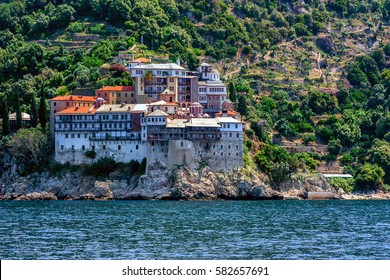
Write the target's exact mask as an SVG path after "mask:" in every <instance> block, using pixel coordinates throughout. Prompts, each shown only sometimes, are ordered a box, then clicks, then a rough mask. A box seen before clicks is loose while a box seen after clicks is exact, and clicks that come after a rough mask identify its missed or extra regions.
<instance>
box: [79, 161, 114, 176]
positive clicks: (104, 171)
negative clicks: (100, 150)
mask: <svg viewBox="0 0 390 280" xmlns="http://www.w3.org/2000/svg"><path fill="white" fill-rule="evenodd" d="M116 167H117V163H116V162H115V160H113V159H112V158H108V157H103V158H100V159H99V160H98V161H97V162H95V163H93V164H91V165H86V166H85V167H84V170H83V173H84V174H85V175H90V176H96V177H106V176H108V175H109V174H110V173H111V172H114V171H115V169H116Z"/></svg>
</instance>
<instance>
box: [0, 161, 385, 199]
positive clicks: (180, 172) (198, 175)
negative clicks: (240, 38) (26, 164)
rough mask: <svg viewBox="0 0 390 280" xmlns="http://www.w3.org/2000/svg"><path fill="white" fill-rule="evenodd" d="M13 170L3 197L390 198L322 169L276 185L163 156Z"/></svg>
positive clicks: (4, 180)
mask: <svg viewBox="0 0 390 280" xmlns="http://www.w3.org/2000/svg"><path fill="white" fill-rule="evenodd" d="M16 174H17V173H16V172H12V170H8V171H7V172H4V173H3V174H2V176H1V177H0V200H132V199H133V200H135V199H138V200H139V199H144V200H270V199H275V200H281V199H285V200H291V199H294V200H298V199H299V200H301V199H390V194H389V193H371V194H345V193H343V192H342V191H339V192H337V191H336V190H335V189H334V188H332V187H331V186H330V185H329V183H328V182H327V180H326V179H325V178H323V177H322V176H319V175H313V174H296V175H295V176H293V177H292V178H291V179H290V180H288V181H286V182H282V183H281V184H279V185H278V186H277V187H275V186H273V187H271V185H270V183H269V182H268V178H267V177H266V176H264V175H261V174H254V173H251V172H249V171H248V170H245V169H236V170H233V171H231V172H227V173H221V172H212V171H211V170H210V169H209V168H208V167H205V168H204V169H203V170H200V171H190V170H189V169H186V168H180V169H177V170H173V171H172V170H167V169H166V166H165V165H164V164H163V163H162V162H155V163H154V164H152V165H150V167H149V170H148V174H147V175H142V176H135V177H131V178H128V177H123V176H121V175H118V174H115V173H112V174H110V176H109V177H110V178H109V179H97V178H93V177H86V176H83V175H82V173H81V172H80V171H76V172H70V171H67V172H62V173H61V174H58V175H57V176H53V175H51V174H50V173H48V172H44V173H41V174H38V173H34V174H31V175H28V176H26V177H21V176H18V175H16Z"/></svg>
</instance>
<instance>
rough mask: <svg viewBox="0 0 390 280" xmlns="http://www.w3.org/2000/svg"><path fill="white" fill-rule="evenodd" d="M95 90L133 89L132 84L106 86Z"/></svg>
mask: <svg viewBox="0 0 390 280" xmlns="http://www.w3.org/2000/svg"><path fill="white" fill-rule="evenodd" d="M96 91H134V87H133V86H106V87H102V88H99V89H97V90H96Z"/></svg>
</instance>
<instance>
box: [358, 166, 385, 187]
mask: <svg viewBox="0 0 390 280" xmlns="http://www.w3.org/2000/svg"><path fill="white" fill-rule="evenodd" d="M384 175H385V172H384V171H383V169H382V168H381V167H379V166H378V165H377V164H370V163H365V164H364V165H363V166H362V167H361V168H360V169H359V171H358V175H357V177H356V186H357V187H359V188H361V189H367V188H371V189H377V188H378V187H380V186H381V185H382V184H383V177H384Z"/></svg>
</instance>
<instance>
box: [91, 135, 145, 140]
mask: <svg viewBox="0 0 390 280" xmlns="http://www.w3.org/2000/svg"><path fill="white" fill-rule="evenodd" d="M89 140H91V141H112V140H141V135H127V136H111V135H109V136H95V137H89Z"/></svg>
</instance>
